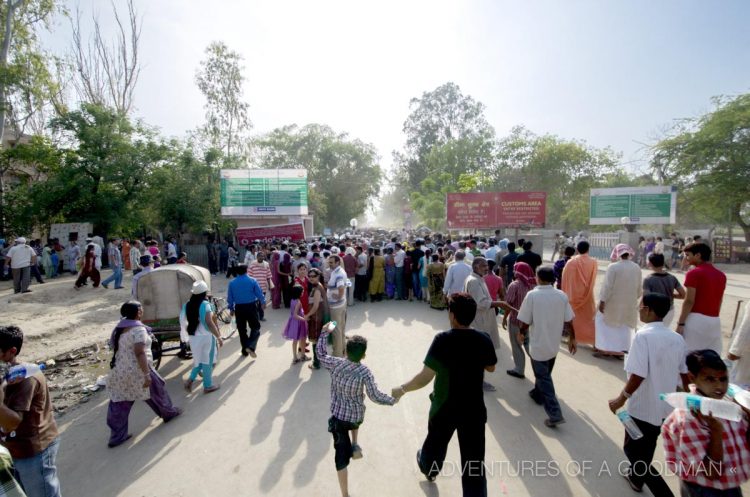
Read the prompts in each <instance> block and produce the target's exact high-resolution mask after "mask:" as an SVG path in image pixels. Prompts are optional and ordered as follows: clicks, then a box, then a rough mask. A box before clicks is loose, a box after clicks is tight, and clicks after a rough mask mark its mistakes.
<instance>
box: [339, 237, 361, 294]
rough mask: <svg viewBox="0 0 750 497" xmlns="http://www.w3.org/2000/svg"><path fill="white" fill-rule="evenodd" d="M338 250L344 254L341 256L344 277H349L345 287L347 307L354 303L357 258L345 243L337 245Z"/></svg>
mask: <svg viewBox="0 0 750 497" xmlns="http://www.w3.org/2000/svg"><path fill="white" fill-rule="evenodd" d="M339 252H340V253H341V254H344V255H343V256H342V257H341V261H342V265H343V266H344V271H346V277H347V278H349V285H347V287H346V303H347V305H348V306H349V307H351V306H353V305H354V283H355V280H354V278H355V276H356V275H357V258H356V257H354V249H353V248H351V247H349V248H347V247H346V246H345V245H341V246H339Z"/></svg>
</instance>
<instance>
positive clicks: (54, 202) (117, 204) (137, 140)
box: [37, 104, 170, 234]
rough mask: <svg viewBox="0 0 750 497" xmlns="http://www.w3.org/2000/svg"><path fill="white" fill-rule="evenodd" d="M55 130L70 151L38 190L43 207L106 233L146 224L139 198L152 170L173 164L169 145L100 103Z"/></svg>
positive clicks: (56, 122)
mask: <svg viewBox="0 0 750 497" xmlns="http://www.w3.org/2000/svg"><path fill="white" fill-rule="evenodd" d="M51 126H52V127H53V128H54V129H55V130H56V131H58V132H59V133H60V134H61V135H62V136H63V138H64V139H65V141H66V143H68V146H67V147H66V148H64V149H63V150H62V152H63V160H62V162H61V164H60V165H59V167H58V168H56V169H54V170H52V171H50V173H49V177H48V179H47V181H44V182H42V183H40V185H39V188H38V191H39V192H41V193H40V194H39V196H38V197H37V198H38V199H39V202H40V208H41V206H44V209H46V210H47V211H48V212H59V213H61V214H62V215H63V216H64V217H65V219H68V220H70V221H71V222H72V221H78V222H82V221H89V222H92V223H93V224H94V228H95V229H96V230H97V231H98V232H99V233H102V234H105V233H112V232H116V231H122V230H126V231H130V230H132V229H133V227H134V226H136V227H137V226H139V225H141V224H142V217H143V214H142V213H141V208H140V206H141V205H143V204H142V203H141V202H140V198H141V196H142V194H143V191H144V189H145V188H146V186H147V185H148V180H149V176H150V175H151V174H152V172H153V170H154V169H155V168H157V167H161V166H163V165H164V164H165V163H166V162H167V161H168V160H169V158H170V156H169V148H168V146H167V145H165V144H164V143H162V142H161V141H160V140H159V139H158V137H157V136H156V135H155V132H154V131H153V130H152V129H150V128H148V127H146V126H145V125H143V124H142V123H140V122H131V121H130V120H129V119H128V118H127V117H126V116H124V115H123V114H122V113H120V112H119V111H117V110H115V109H111V108H107V107H102V106H100V105H96V104H82V105H81V109H80V110H76V111H72V112H68V113H66V114H64V115H62V116H60V117H57V118H54V119H53V120H52V121H51Z"/></svg>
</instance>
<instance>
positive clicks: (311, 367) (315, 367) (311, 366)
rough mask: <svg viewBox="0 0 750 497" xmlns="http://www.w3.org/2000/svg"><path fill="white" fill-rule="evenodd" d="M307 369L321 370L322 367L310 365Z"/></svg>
mask: <svg viewBox="0 0 750 497" xmlns="http://www.w3.org/2000/svg"><path fill="white" fill-rule="evenodd" d="M307 367H308V368H310V369H320V366H316V365H315V364H308V365H307Z"/></svg>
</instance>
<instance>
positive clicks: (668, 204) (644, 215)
mask: <svg viewBox="0 0 750 497" xmlns="http://www.w3.org/2000/svg"><path fill="white" fill-rule="evenodd" d="M676 212H677V188H676V187H674V186H644V187H627V188H592V189H591V196H590V202H589V224H592V225H596V224H621V223H624V221H623V219H627V221H628V222H627V224H632V225H635V224H674V223H675V222H676V218H677V215H676Z"/></svg>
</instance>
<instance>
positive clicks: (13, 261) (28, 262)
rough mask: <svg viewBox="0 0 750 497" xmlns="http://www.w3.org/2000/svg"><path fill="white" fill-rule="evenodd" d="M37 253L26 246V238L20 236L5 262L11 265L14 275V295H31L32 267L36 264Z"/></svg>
mask: <svg viewBox="0 0 750 497" xmlns="http://www.w3.org/2000/svg"><path fill="white" fill-rule="evenodd" d="M36 259H37V258H36V253H35V252H34V249H33V248H31V247H29V246H28V245H26V238H24V237H22V236H19V237H18V238H16V243H15V245H13V246H12V247H11V248H10V250H9V251H8V254H7V255H6V256H5V260H6V261H7V262H9V263H10V269H11V271H12V273H13V293H29V292H30V291H31V290H29V283H31V266H32V264H36Z"/></svg>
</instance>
